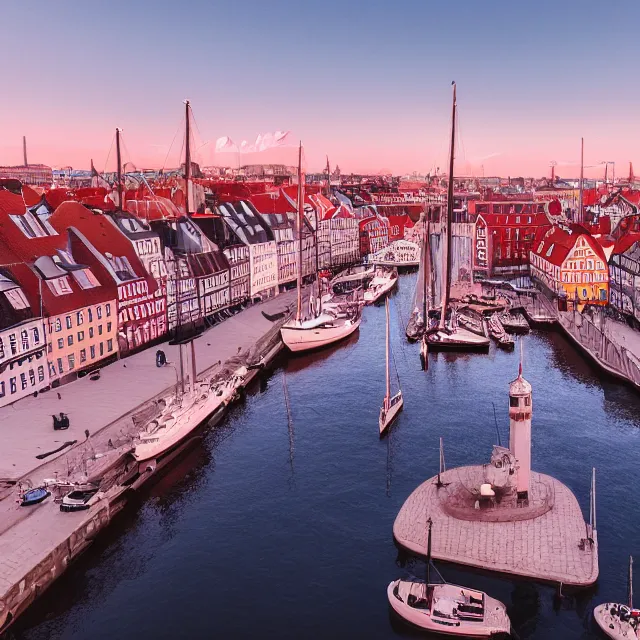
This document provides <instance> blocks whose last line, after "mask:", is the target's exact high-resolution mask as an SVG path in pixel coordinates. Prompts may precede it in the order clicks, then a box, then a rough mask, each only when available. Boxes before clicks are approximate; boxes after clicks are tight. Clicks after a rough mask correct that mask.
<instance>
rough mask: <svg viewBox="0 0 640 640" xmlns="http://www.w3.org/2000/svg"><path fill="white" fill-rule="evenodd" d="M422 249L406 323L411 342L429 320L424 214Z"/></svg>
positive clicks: (427, 236) (428, 270) (428, 262)
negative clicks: (411, 303)
mask: <svg viewBox="0 0 640 640" xmlns="http://www.w3.org/2000/svg"><path fill="white" fill-rule="evenodd" d="M422 223H423V226H422V247H421V251H420V269H419V272H418V281H417V283H416V292H415V295H414V305H413V310H412V311H411V316H410V317H409V322H407V327H406V329H405V334H406V336H407V339H408V340H410V341H411V342H413V341H415V340H418V339H419V338H420V336H423V335H424V332H425V331H426V329H427V328H428V325H429V320H428V317H427V292H428V283H429V277H430V269H429V265H430V255H429V251H430V249H429V246H428V238H429V222H428V220H427V215H426V213H423V214H422Z"/></svg>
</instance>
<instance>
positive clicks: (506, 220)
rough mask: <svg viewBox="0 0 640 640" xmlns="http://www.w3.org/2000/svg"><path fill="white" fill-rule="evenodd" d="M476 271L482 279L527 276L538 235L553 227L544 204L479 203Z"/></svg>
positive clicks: (475, 250) (475, 252) (477, 205)
mask: <svg viewBox="0 0 640 640" xmlns="http://www.w3.org/2000/svg"><path fill="white" fill-rule="evenodd" d="M475 211H476V214H477V217H476V222H475V228H474V238H473V244H474V247H473V270H474V272H475V273H477V274H478V275H480V276H484V277H493V276H511V275H520V274H524V273H527V272H528V270H529V252H530V251H531V247H532V246H533V242H534V239H535V237H536V232H537V231H538V229H540V228H543V227H550V226H551V225H550V223H549V219H548V218H547V216H546V214H545V213H544V203H534V202H512V201H510V202H477V203H475Z"/></svg>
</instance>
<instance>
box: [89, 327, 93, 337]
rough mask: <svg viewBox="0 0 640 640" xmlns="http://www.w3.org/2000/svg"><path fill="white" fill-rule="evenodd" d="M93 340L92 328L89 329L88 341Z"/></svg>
mask: <svg viewBox="0 0 640 640" xmlns="http://www.w3.org/2000/svg"><path fill="white" fill-rule="evenodd" d="M91 338H93V327H89V339H91Z"/></svg>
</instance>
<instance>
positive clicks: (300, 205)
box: [296, 140, 304, 322]
mask: <svg viewBox="0 0 640 640" xmlns="http://www.w3.org/2000/svg"><path fill="white" fill-rule="evenodd" d="M303 208H304V179H303V176H302V140H301V141H300V146H299V147H298V283H297V284H298V307H297V310H296V322H300V321H301V319H302V215H303V214H302V212H303Z"/></svg>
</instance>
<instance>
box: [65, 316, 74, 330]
mask: <svg viewBox="0 0 640 640" xmlns="http://www.w3.org/2000/svg"><path fill="white" fill-rule="evenodd" d="M65 321H66V323H67V329H71V327H72V326H73V324H72V323H71V316H67V317H66V318H65Z"/></svg>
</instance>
